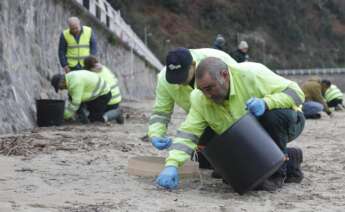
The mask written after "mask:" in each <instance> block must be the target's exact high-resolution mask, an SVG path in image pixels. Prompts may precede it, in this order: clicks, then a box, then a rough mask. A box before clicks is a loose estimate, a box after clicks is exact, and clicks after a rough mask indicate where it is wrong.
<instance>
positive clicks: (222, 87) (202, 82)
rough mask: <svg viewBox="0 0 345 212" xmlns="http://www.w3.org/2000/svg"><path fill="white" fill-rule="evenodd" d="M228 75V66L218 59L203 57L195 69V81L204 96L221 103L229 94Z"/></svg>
mask: <svg viewBox="0 0 345 212" xmlns="http://www.w3.org/2000/svg"><path fill="white" fill-rule="evenodd" d="M229 79H230V75H229V71H228V66H227V65H226V64H225V63H224V62H223V61H222V60H220V59H218V58H215V57H208V58H206V59H203V60H202V61H201V62H200V63H199V65H198V67H197V69H196V83H197V87H198V89H200V90H201V91H202V92H203V93H204V95H205V96H207V97H208V98H209V99H211V100H213V101H214V102H215V103H217V104H222V103H223V102H224V101H225V100H226V99H227V98H228V95H229V89H230V81H229Z"/></svg>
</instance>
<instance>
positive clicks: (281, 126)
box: [156, 57, 305, 191]
mask: <svg viewBox="0 0 345 212" xmlns="http://www.w3.org/2000/svg"><path fill="white" fill-rule="evenodd" d="M195 79H196V84H197V88H198V89H194V90H193V91H192V93H191V97H190V101H191V108H190V110H189V113H188V115H187V118H186V120H185V121H184V122H183V123H182V124H181V126H180V128H179V132H183V134H184V135H189V136H183V137H182V136H179V135H177V136H176V138H175V139H174V140H173V144H172V145H171V147H170V151H169V156H168V157H167V159H166V164H165V168H164V170H163V171H162V172H161V173H160V175H159V176H158V177H157V179H156V183H157V184H158V185H160V186H162V187H164V188H167V189H171V188H176V187H177V186H178V182H179V174H178V167H180V166H182V165H183V164H184V162H185V161H186V160H188V159H189V158H190V154H191V153H192V152H193V151H194V150H195V149H196V148H197V145H198V143H197V142H196V143H195V142H193V140H192V139H191V138H192V137H197V138H199V137H200V136H201V134H202V133H203V131H204V130H205V128H206V127H207V126H209V127H210V128H212V130H214V131H215V132H216V133H217V134H218V135H221V134H222V133H224V132H225V131H226V130H227V129H228V128H229V127H230V126H232V125H233V124H234V123H235V122H236V121H237V120H239V119H240V118H241V117H243V116H245V115H246V114H247V113H248V111H249V112H250V113H252V114H253V115H254V116H255V117H256V118H257V120H258V121H259V123H260V124H261V125H262V126H263V128H264V129H265V130H266V131H267V133H268V134H269V135H270V136H271V137H272V139H273V140H274V142H275V143H276V144H277V146H278V147H279V148H280V149H281V151H282V152H283V153H285V155H286V158H287V157H288V155H289V156H290V155H291V158H292V159H294V158H296V159H299V161H297V162H296V161H294V160H286V161H285V162H284V164H283V165H282V166H281V167H280V168H279V169H278V171H277V172H276V173H274V174H273V175H272V176H271V177H270V178H268V179H267V180H266V181H264V182H263V183H262V184H260V185H259V186H258V187H257V189H261V190H268V191H273V190H275V189H277V188H280V187H281V186H282V185H283V184H284V183H285V182H300V181H301V180H302V178H303V173H302V172H301V170H300V163H301V161H302V160H301V158H302V155H301V154H302V151H291V152H290V153H289V150H288V148H287V143H288V142H290V141H292V140H294V139H295V138H297V137H298V136H299V135H300V134H301V132H302V130H303V128H304V122H305V120H304V116H303V113H302V112H301V105H302V103H303V101H304V95H303V92H302V90H301V89H300V88H299V86H298V85H297V84H296V83H295V82H292V81H290V80H287V79H285V78H283V77H281V76H278V75H276V74H274V73H273V72H272V71H271V70H269V69H268V68H267V67H266V66H264V65H262V64H259V63H252V62H244V63H240V64H235V65H229V67H228V66H227V65H226V64H225V63H224V62H223V61H221V60H220V59H217V58H214V57H209V58H206V59H204V60H202V61H201V63H200V64H199V66H198V67H197V70H196V78H195ZM196 141H197V139H196ZM238 142H240V141H238ZM294 150H295V149H294ZM295 154H299V155H298V156H296V155H295ZM291 166H293V167H291Z"/></svg>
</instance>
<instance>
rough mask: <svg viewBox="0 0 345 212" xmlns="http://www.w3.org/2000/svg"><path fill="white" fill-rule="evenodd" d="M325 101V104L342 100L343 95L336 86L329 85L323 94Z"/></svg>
mask: <svg viewBox="0 0 345 212" xmlns="http://www.w3.org/2000/svg"><path fill="white" fill-rule="evenodd" d="M325 99H326V101H327V102H330V101H332V100H334V99H343V93H342V92H341V90H340V89H339V88H338V87H337V86H336V85H331V86H330V87H329V88H328V89H327V90H326V92H325Z"/></svg>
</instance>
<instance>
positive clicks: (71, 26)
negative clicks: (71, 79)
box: [59, 17, 97, 73]
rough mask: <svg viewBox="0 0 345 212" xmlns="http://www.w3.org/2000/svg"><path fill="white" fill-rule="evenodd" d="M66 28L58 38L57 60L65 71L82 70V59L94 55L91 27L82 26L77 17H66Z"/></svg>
mask: <svg viewBox="0 0 345 212" xmlns="http://www.w3.org/2000/svg"><path fill="white" fill-rule="evenodd" d="M67 22H68V28H67V29H65V30H64V31H63V32H62V33H61V35H60V40H59V60H60V64H61V66H62V68H63V69H64V71H65V73H67V72H69V71H73V70H82V69H83V67H84V59H85V58H86V57H87V56H89V55H96V53H97V42H96V38H95V35H94V33H93V31H92V28H91V27H88V26H82V25H81V24H80V20H79V18H78V17H70V18H68V21H67Z"/></svg>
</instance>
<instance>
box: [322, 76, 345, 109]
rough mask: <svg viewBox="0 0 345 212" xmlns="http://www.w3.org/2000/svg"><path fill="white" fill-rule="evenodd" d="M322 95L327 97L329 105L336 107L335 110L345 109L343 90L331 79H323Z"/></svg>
mask: <svg viewBox="0 0 345 212" xmlns="http://www.w3.org/2000/svg"><path fill="white" fill-rule="evenodd" d="M321 90H322V95H323V96H324V97H325V99H326V102H327V106H328V107H334V108H335V110H343V109H344V105H343V96H344V94H343V93H342V92H341V90H340V89H339V88H338V87H337V86H336V85H334V84H332V83H331V81H329V80H326V79H324V80H321Z"/></svg>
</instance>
